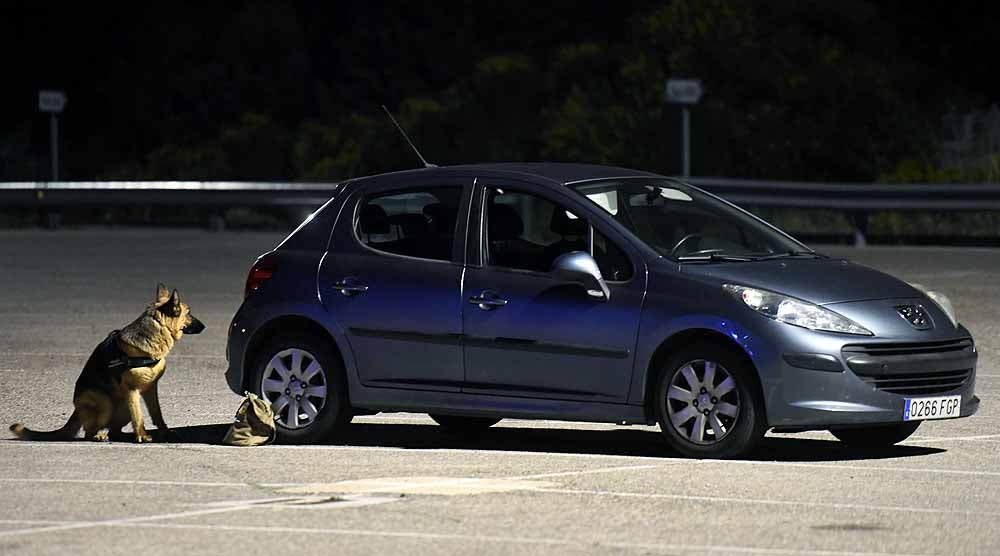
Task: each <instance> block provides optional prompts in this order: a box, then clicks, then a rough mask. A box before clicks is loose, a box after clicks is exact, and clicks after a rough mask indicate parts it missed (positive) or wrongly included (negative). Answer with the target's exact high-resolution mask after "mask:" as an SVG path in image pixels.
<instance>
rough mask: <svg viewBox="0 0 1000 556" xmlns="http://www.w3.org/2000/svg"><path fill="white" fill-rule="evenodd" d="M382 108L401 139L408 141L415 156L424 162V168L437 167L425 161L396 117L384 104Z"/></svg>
mask: <svg viewBox="0 0 1000 556" xmlns="http://www.w3.org/2000/svg"><path fill="white" fill-rule="evenodd" d="M382 110H385V115H386V116H389V119H390V120H392V123H393V124H394V125H395V126H396V129H398V130H399V133H400V134H402V136H403V139H406V142H407V143H409V145H410V148H411V149H413V152H415V153H417V158H419V159H420V162H423V163H424V168H437V164H431V163H430V162H427V161H426V160H425V159H424V156H423V155H422V154H420V151H418V150H417V146H416V145H414V144H413V141H410V137H409V136H408V135H406V132H405V131H403V128H402V127H400V125H399V122H397V121H396V118H393V117H392V112H389V109H388V108H386V107H385V105H384V104H383V105H382Z"/></svg>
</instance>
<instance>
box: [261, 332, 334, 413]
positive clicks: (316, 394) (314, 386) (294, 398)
mask: <svg viewBox="0 0 1000 556" xmlns="http://www.w3.org/2000/svg"><path fill="white" fill-rule="evenodd" d="M260 391H261V393H262V394H263V396H264V397H265V398H266V399H267V401H269V402H270V403H271V410H272V411H274V420H275V422H276V423H277V424H278V425H280V426H282V427H284V428H286V429H301V428H305V427H308V426H309V425H312V424H313V423H314V422H315V421H316V416H317V415H319V412H320V410H322V409H323V406H325V405H326V400H327V396H328V393H327V383H326V373H324V372H323V367H322V365H320V363H319V361H317V360H316V357H315V356H313V355H312V354H311V353H309V352H308V351H305V350H303V349H299V348H289V349H285V350H282V351H280V352H278V353H277V354H275V355H274V356H273V357H271V360H270V361H268V363H267V366H266V367H264V373H263V375H262V378H261V384H260Z"/></svg>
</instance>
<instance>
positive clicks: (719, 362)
mask: <svg viewBox="0 0 1000 556" xmlns="http://www.w3.org/2000/svg"><path fill="white" fill-rule="evenodd" d="M655 403H656V407H655V409H656V418H657V421H659V423H660V430H661V432H662V433H663V435H664V436H665V437H666V438H667V441H668V442H669V443H670V444H671V445H672V446H673V447H674V448H675V449H676V450H677V451H678V452H680V453H681V454H683V455H685V456H689V457H696V458H733V457H738V456H742V455H744V454H746V453H748V452H750V451H751V450H753V449H754V448H755V447H756V446H757V444H758V443H759V442H760V440H761V438H763V436H764V432H765V431H766V429H767V422H766V415H765V412H764V401H763V399H762V398H761V395H760V388H759V387H758V383H757V378H756V372H755V371H754V369H753V367H752V366H750V364H748V363H747V362H746V360H745V358H744V357H742V356H741V355H740V354H739V353H736V352H735V350H733V349H730V348H727V347H725V346H719V345H718V344H715V343H707V342H705V343H698V344H695V345H692V346H690V347H687V348H683V349H680V350H678V351H677V352H676V353H674V354H672V355H671V356H670V358H669V359H668V360H667V362H666V364H665V365H664V367H663V369H662V371H661V373H660V376H659V380H658V383H657V388H656V399H655Z"/></svg>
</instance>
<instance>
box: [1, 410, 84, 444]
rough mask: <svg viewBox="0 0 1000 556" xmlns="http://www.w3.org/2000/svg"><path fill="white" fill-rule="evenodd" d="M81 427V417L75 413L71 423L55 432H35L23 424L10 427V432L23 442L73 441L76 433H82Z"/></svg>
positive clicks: (67, 422) (71, 417)
mask: <svg viewBox="0 0 1000 556" xmlns="http://www.w3.org/2000/svg"><path fill="white" fill-rule="evenodd" d="M81 426H83V423H82V422H81V421H80V416H79V415H78V413H77V412H76V411H73V414H72V415H70V416H69V421H66V424H65V425H63V426H62V427H61V428H58V429H56V430H54V431H33V430H31V429H29V428H27V427H25V426H24V425H22V424H21V423H15V424H13V425H11V426H10V432H12V433H14V436H16V437H18V438H20V439H21V440H72V439H73V438H74V437H76V433H78V432H80V427H81Z"/></svg>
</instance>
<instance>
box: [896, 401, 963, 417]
mask: <svg viewBox="0 0 1000 556" xmlns="http://www.w3.org/2000/svg"><path fill="white" fill-rule="evenodd" d="M961 409H962V396H942V397H939V398H912V399H911V398H907V399H906V405H905V406H904V407H903V420H904V421H923V420H925V419H947V418H949V417H958V414H959V412H960V411H961Z"/></svg>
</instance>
